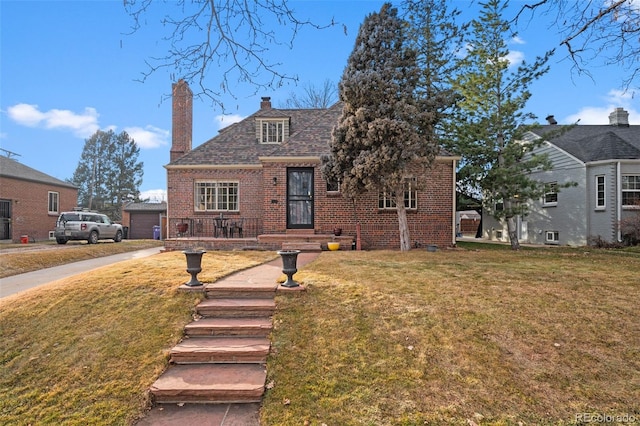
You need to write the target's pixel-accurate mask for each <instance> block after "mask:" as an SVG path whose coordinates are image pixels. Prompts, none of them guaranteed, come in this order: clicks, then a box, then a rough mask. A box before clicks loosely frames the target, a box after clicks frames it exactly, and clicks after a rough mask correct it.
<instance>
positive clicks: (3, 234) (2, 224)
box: [0, 200, 11, 240]
mask: <svg viewBox="0 0 640 426" xmlns="http://www.w3.org/2000/svg"><path fill="white" fill-rule="evenodd" d="M9 239H11V200H0V240H9Z"/></svg>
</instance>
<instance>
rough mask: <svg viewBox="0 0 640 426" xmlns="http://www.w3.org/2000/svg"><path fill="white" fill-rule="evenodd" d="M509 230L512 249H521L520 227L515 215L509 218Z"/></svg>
mask: <svg viewBox="0 0 640 426" xmlns="http://www.w3.org/2000/svg"><path fill="white" fill-rule="evenodd" d="M507 232H508V233H509V241H510V242H511V250H520V241H518V229H517V223H516V218H515V216H511V217H508V218H507Z"/></svg>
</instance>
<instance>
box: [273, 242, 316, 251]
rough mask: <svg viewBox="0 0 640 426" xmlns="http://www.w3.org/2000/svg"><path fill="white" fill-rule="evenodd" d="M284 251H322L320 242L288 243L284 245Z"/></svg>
mask: <svg viewBox="0 0 640 426" xmlns="http://www.w3.org/2000/svg"><path fill="white" fill-rule="evenodd" d="M282 250H300V251H322V245H321V244H320V243H319V242H304V241H288V242H284V243H282Z"/></svg>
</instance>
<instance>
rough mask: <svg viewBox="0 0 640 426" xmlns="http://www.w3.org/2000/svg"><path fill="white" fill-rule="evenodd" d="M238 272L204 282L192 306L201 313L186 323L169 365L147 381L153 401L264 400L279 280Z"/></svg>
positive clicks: (241, 401)
mask: <svg viewBox="0 0 640 426" xmlns="http://www.w3.org/2000/svg"><path fill="white" fill-rule="evenodd" d="M239 277H241V278H240V279H234V278H233V276H232V277H229V278H228V279H226V280H222V282H221V283H220V284H216V283H214V284H209V285H207V286H206V287H205V289H204V291H205V295H206V299H204V300H203V301H202V302H201V303H200V304H198V306H197V307H196V313H197V314H198V316H200V317H201V318H200V319H198V320H196V321H193V322H191V323H190V324H187V325H186V326H185V330H184V331H185V339H184V340H183V341H181V342H180V343H179V344H177V345H176V346H175V347H174V348H173V349H172V350H171V366H170V367H169V368H168V369H167V370H166V371H165V372H164V373H163V374H162V375H161V376H160V377H159V378H158V380H156V382H155V383H154V384H153V385H152V386H151V389H150V392H151V394H152V395H153V399H154V402H155V403H156V404H167V403H198V404H202V403H205V404H228V403H254V402H260V401H261V400H262V395H263V393H264V390H265V382H266V376H267V371H266V362H267V356H268V355H269V350H270V347H271V342H270V340H269V333H270V332H271V329H272V320H271V316H272V315H273V312H274V310H275V301H274V296H275V291H276V289H277V283H275V282H273V283H268V282H266V283H265V282H262V283H256V282H247V281H251V278H250V277H247V276H243V275H241V274H240V275H239ZM242 280H243V281H244V283H243V282H242Z"/></svg>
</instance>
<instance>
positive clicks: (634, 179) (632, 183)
mask: <svg viewBox="0 0 640 426" xmlns="http://www.w3.org/2000/svg"><path fill="white" fill-rule="evenodd" d="M639 203H640V175H623V176H622V206H623V207H635V206H638V204H639Z"/></svg>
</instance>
